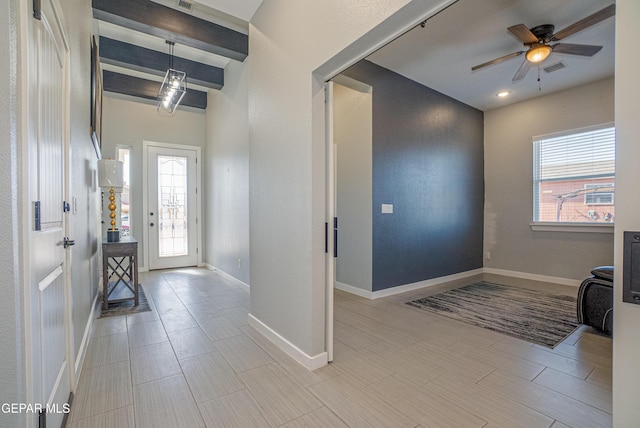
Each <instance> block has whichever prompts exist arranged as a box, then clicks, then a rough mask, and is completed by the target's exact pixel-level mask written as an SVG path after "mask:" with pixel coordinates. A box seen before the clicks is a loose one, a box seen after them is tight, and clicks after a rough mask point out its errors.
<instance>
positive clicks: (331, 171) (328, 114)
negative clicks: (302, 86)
mask: <svg viewBox="0 0 640 428" xmlns="http://www.w3.org/2000/svg"><path fill="white" fill-rule="evenodd" d="M325 138H326V140H327V141H326V163H327V171H326V193H327V195H326V202H325V204H326V210H327V212H326V214H325V216H326V217H325V218H326V222H327V231H326V233H327V236H326V241H327V254H326V268H325V277H326V308H327V309H326V325H325V342H326V343H325V347H326V351H327V360H328V361H329V362H331V361H333V291H334V290H333V288H334V283H335V277H336V274H335V258H334V254H335V253H334V249H335V246H336V242H335V236H336V235H335V234H334V227H335V226H334V219H335V218H336V217H335V216H336V187H335V186H336V177H335V174H336V166H335V165H336V158H335V156H336V153H335V150H336V147H335V144H334V142H333V82H327V83H326V86H325Z"/></svg>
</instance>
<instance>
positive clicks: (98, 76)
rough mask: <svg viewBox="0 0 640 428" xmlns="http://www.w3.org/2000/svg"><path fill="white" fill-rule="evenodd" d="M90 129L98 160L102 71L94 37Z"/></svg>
mask: <svg viewBox="0 0 640 428" xmlns="http://www.w3.org/2000/svg"><path fill="white" fill-rule="evenodd" d="M90 89H91V90H90V92H91V106H90V108H91V110H90V111H91V113H90V116H91V127H90V132H89V135H90V136H91V141H92V142H93V147H94V149H95V151H96V156H97V157H98V159H100V158H101V157H102V141H101V140H102V69H101V68H100V55H99V52H98V45H97V44H96V38H95V36H92V37H91V88H90Z"/></svg>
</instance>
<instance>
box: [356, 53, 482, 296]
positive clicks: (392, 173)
mask: <svg viewBox="0 0 640 428" xmlns="http://www.w3.org/2000/svg"><path fill="white" fill-rule="evenodd" d="M344 74H346V75H347V76H349V77H352V78H354V79H357V80H360V81H362V82H365V83H368V84H370V85H371V86H373V291H377V290H383V289H386V288H389V287H394V286H398V285H404V284H410V283H414V282H419V281H423V280H427V279H432V278H437V277H441V276H446V275H451V274H455V273H460V272H465V271H469V270H473V269H477V268H481V267H482V234H483V204H484V182H483V156H484V155H483V114H482V112H481V111H479V110H476V109H474V108H472V107H469V106H467V105H466V104H462V103H460V102H458V101H456V100H454V99H452V98H449V97H447V96H445V95H443V94H441V93H439V92H436V91H434V90H432V89H429V88H427V87H425V86H422V85H420V84H418V83H416V82H414V81H411V80H409V79H406V78H404V77H402V76H400V75H398V74H396V73H393V72H391V71H389V70H387V69H385V68H382V67H380V66H377V65H375V64H373V63H371V62H368V61H362V62H360V63H358V64H356V65H355V66H353V67H352V68H350V69H349V70H347V71H346V72H345V73H344ZM382 204H393V214H382V213H381V205H382Z"/></svg>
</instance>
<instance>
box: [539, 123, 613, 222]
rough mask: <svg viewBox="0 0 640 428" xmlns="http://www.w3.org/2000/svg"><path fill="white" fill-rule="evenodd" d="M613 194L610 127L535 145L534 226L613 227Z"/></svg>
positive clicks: (554, 137) (553, 137)
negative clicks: (581, 224)
mask: <svg viewBox="0 0 640 428" xmlns="http://www.w3.org/2000/svg"><path fill="white" fill-rule="evenodd" d="M614 188H615V128H614V127H613V126H610V125H608V126H602V127H594V128H590V129H586V130H579V131H574V132H567V133H562V134H554V135H547V136H544V137H535V138H534V139H533V197H534V199H533V221H534V222H549V221H551V222H554V221H555V222H594V221H609V222H611V221H613V214H614V213H613V209H614V207H613V192H614ZM605 195H609V196H605ZM590 202H591V204H590ZM592 204H593V205H599V206H600V207H593V206H589V205H592ZM594 209H595V210H600V211H601V212H600V213H597V212H596V211H594ZM594 212H596V213H597V215H594Z"/></svg>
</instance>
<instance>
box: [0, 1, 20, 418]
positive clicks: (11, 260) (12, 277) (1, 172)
mask: <svg viewBox="0 0 640 428" xmlns="http://www.w3.org/2000/svg"><path fill="white" fill-rule="evenodd" d="M18 3H19V2H18V0H9V1H5V2H2V4H0V38H1V39H2V40H4V42H3V43H0V58H3V60H2V61H0V75H2V76H5V78H3V79H0V93H2V94H5V102H2V103H0V141H2V142H3V144H2V146H3V150H0V188H2V189H3V193H2V194H3V195H4V196H5V203H3V204H0V218H2V219H3V220H4V223H5V226H4V229H5V234H4V236H3V239H2V240H0V272H2V276H3V281H2V299H0V402H1V403H19V402H24V401H25V399H26V398H25V397H26V395H25V392H26V391H25V386H26V377H25V376H26V373H25V370H24V363H25V359H24V352H25V343H24V333H25V330H24V326H23V318H24V311H23V301H24V299H23V294H22V293H23V284H24V282H23V281H24V276H23V273H22V257H21V256H22V254H21V251H22V245H21V239H20V237H21V236H20V233H21V230H22V221H21V213H20V210H19V207H20V204H21V203H22V198H21V194H22V193H21V192H20V188H19V185H20V181H19V178H20V174H21V171H20V168H19V165H20V162H21V159H22V151H21V143H20V139H19V135H18V133H17V132H18V124H19V122H18V120H17V116H16V115H17V114H18V107H19V105H20V99H19V98H18V96H19V94H18V93H19V87H18V85H19V75H20V73H19V64H18V60H17V54H18V49H19V45H18V41H19V39H18V38H17V37H16V35H17V34H16V33H17V31H18V30H19V27H18ZM1 418H2V421H3V424H5V425H6V426H14V427H17V426H23V425H24V423H25V422H24V421H25V415H24V414H21V415H20V414H3V415H2V416H1Z"/></svg>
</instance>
